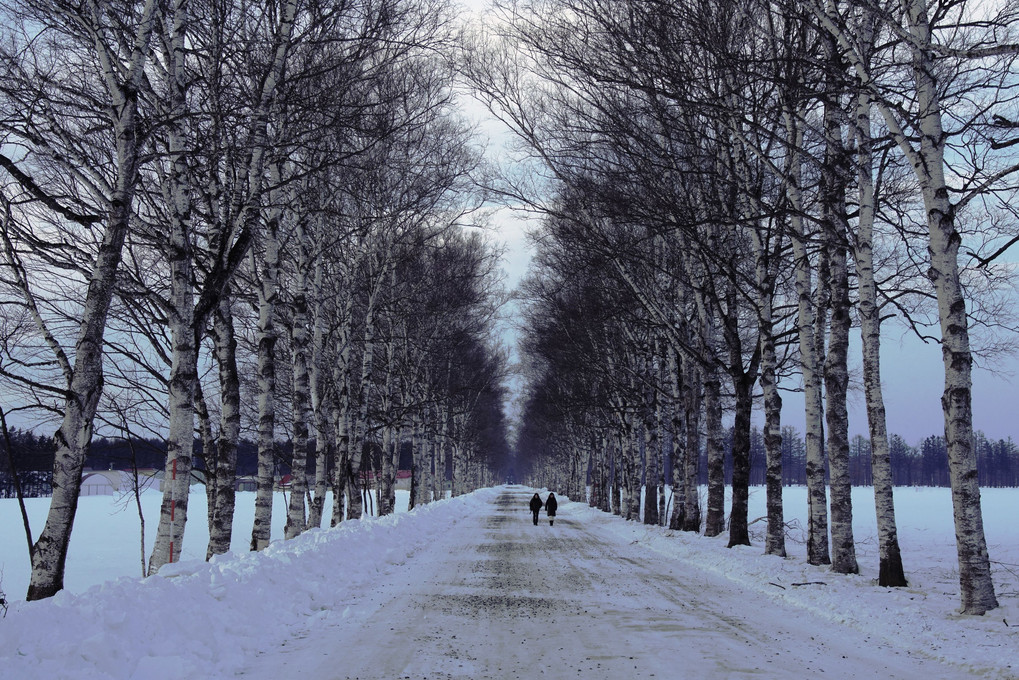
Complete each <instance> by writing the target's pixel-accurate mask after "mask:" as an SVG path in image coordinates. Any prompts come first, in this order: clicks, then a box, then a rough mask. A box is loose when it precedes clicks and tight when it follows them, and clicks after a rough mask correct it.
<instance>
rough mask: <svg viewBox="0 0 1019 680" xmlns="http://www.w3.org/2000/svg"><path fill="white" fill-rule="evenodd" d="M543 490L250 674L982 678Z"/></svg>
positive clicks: (479, 523) (475, 517)
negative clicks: (645, 540) (687, 556)
mask: <svg viewBox="0 0 1019 680" xmlns="http://www.w3.org/2000/svg"><path fill="white" fill-rule="evenodd" d="M530 495H531V492H530V491H529V490H527V489H523V488H520V487H505V488H503V489H502V490H501V492H500V493H499V494H498V495H493V496H492V501H491V503H490V504H489V505H488V506H487V509H485V508H483V509H482V511H480V512H473V513H470V514H467V515H465V516H464V517H462V518H461V519H460V520H459V521H458V522H456V523H455V525H454V527H453V528H452V529H451V530H450V531H446V532H444V533H439V534H437V535H436V536H435V538H434V539H433V540H431V541H430V542H429V543H428V545H427V546H424V547H422V548H420V549H418V550H417V551H416V552H415V553H413V554H411V555H409V556H408V557H407V559H406V560H405V561H403V562H402V563H401V564H397V565H396V566H395V567H394V568H392V569H390V570H389V571H388V572H387V573H386V574H385V575H384V576H383V577H382V578H380V579H378V580H377V581H375V582H374V584H373V585H372V586H370V587H368V588H365V589H361V590H360V591H358V592H357V593H355V594H353V596H352V597H350V598H348V602H349V604H348V605H347V606H345V607H343V608H342V609H339V608H338V609H336V610H333V611H325V612H321V614H320V615H319V616H316V617H314V620H313V621H309V623H308V625H307V626H303V627H299V628H298V629H297V630H293V631H291V635H290V636H288V637H287V638H286V639H285V640H284V641H283V642H282V643H281V644H280V646H279V647H278V648H275V649H263V650H262V652H261V653H260V654H259V655H258V656H257V657H256V658H254V659H251V660H250V661H249V662H248V663H247V664H246V665H245V667H244V668H243V669H242V670H241V672H239V673H238V675H239V676H240V677H244V678H249V679H254V680H259V679H265V680H270V679H271V680H278V679H279V678H281V677H286V678H298V677H300V678H315V679H326V678H329V679H339V678H361V679H364V678H427V679H429V680H431V679H435V678H472V679H478V678H518V677H533V676H544V677H555V678H613V679H615V678H637V677H640V678H645V677H646V678H650V677H658V678H676V677H684V678H744V677H746V678H749V677H752V678H788V677H816V676H818V675H819V674H821V673H823V674H824V675H825V676H826V677H835V678H849V677H882V678H921V677H930V678H934V677H937V678H945V679H947V678H956V677H959V678H962V677H973V676H972V675H971V674H969V673H965V672H963V671H961V670H959V669H956V668H954V667H952V666H947V665H943V664H941V663H939V662H937V661H935V660H932V659H930V658H925V657H923V656H919V655H918V654H919V653H916V654H907V653H906V652H903V651H902V650H903V649H904V647H903V646H902V645H896V644H889V642H888V641H885V640H881V639H875V638H873V637H869V636H867V635H865V634H862V633H860V632H858V631H856V630H854V629H851V628H847V627H844V626H841V625H839V624H836V623H832V622H830V621H827V620H824V619H821V618H817V617H815V616H812V615H811V614H809V613H806V612H804V611H803V610H802V609H793V608H791V607H787V606H786V605H783V604H782V603H777V602H775V601H774V600H773V599H770V598H767V597H764V596H763V595H762V594H760V593H759V592H753V591H745V590H742V589H741V588H740V587H739V586H738V585H734V584H733V582H732V581H730V580H722V579H720V578H719V577H717V576H714V575H711V574H708V573H706V572H703V571H701V570H699V569H696V568H692V567H689V566H684V564H683V562H682V561H680V560H677V559H674V558H670V557H668V556H663V555H660V554H657V553H653V552H649V551H647V550H646V549H645V548H643V547H641V546H639V545H634V544H632V543H630V542H627V541H626V540H624V539H621V538H620V537H619V536H618V534H617V533H616V532H613V531H608V530H606V529H607V527H608V526H609V523H611V522H616V523H618V522H619V520H618V519H616V518H612V517H610V516H608V515H602V514H600V513H592V512H590V511H589V510H588V509H587V508H585V507H584V506H581V505H578V504H570V503H567V504H564V507H562V508H561V510H560V515H559V517H558V519H557V521H556V524H555V526H554V527H550V526H549V524H548V520H547V518H546V517H545V516H544V513H543V514H542V520H541V523H540V525H539V526H537V527H536V526H533V525H532V523H531V519H530V514H529V512H528V510H527V501H528V499H529V497H530ZM337 578H338V579H340V580H342V579H343V575H342V574H337ZM803 587H811V586H803Z"/></svg>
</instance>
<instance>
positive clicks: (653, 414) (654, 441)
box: [644, 351, 661, 524]
mask: <svg viewBox="0 0 1019 680" xmlns="http://www.w3.org/2000/svg"><path fill="white" fill-rule="evenodd" d="M657 354H658V352H657V351H655V353H654V355H653V356H652V358H651V359H650V361H649V363H650V364H651V366H654V364H655V362H656V361H657V359H656V358H655V357H656V356H657ZM649 372H652V373H656V374H657V373H658V371H657V370H653V371H649ZM656 382H657V381H656ZM649 391H650V395H651V396H650V400H649V401H650V403H648V404H647V405H646V408H645V414H644V458H645V460H646V461H647V462H646V465H645V472H644V524H658V523H659V521H660V516H659V514H658V470H659V468H660V467H661V443H660V438H659V432H658V394H657V392H656V388H652V389H650V390H649Z"/></svg>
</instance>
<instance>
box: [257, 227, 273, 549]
mask: <svg viewBox="0 0 1019 680" xmlns="http://www.w3.org/2000/svg"><path fill="white" fill-rule="evenodd" d="M278 232H279V213H278V211H276V212H274V214H273V215H271V217H270V219H269V222H268V226H267V228H266V230H265V232H264V234H263V239H262V240H263V247H264V253H263V255H262V258H263V264H262V267H261V268H258V267H254V266H253V267H252V269H253V270H254V271H256V272H259V273H260V276H259V279H260V285H259V286H258V289H257V290H258V298H259V300H258V328H257V330H256V334H255V338H256V343H257V366H256V369H255V372H256V384H257V390H258V397H257V405H258V425H257V430H258V481H257V487H256V489H255V517H254V522H253V525H252V529H251V549H252V550H263V549H264V548H266V547H267V546H268V545H269V536H270V529H271V527H272V494H273V485H274V482H275V479H274V477H275V468H276V439H275V437H276V341H277V339H278V335H277V330H276V303H277V299H278V296H279V265H280V246H279V235H278Z"/></svg>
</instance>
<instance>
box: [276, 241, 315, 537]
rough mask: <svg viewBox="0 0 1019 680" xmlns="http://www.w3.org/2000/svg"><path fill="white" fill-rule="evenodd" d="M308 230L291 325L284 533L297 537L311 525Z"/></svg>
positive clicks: (299, 265)
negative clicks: (289, 446) (307, 501)
mask: <svg viewBox="0 0 1019 680" xmlns="http://www.w3.org/2000/svg"><path fill="white" fill-rule="evenodd" d="M307 239H308V234H307V233H306V229H305V226H304V224H303V223H302V224H300V225H298V241H299V248H300V251H301V255H300V257H299V260H298V264H297V270H298V273H297V284H296V288H297V290H296V292H295V294H294V302H293V313H294V317H293V325H292V327H291V329H290V345H291V361H292V369H293V396H292V398H291V411H292V413H293V437H294V441H293V444H294V454H293V462H292V464H291V466H290V474H291V478H290V479H291V486H290V505H289V508H288V511H287V523H286V525H285V527H284V529H283V533H284V537H285V538H287V539H291V538H294V537H296V536H299V535H300V534H302V533H304V531H305V529H307V527H308V518H307V514H306V508H305V503H304V500H305V495H306V494H307V491H308V414H309V413H310V412H311V382H310V376H309V375H308V358H309V357H308V353H309V352H308V349H309V345H310V343H311V334H310V333H309V332H308V324H309V321H310V319H309V315H308V283H309V282H308V273H309V271H308V270H309V268H310V262H309V255H308V246H307Z"/></svg>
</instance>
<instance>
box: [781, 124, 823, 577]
mask: <svg viewBox="0 0 1019 680" xmlns="http://www.w3.org/2000/svg"><path fill="white" fill-rule="evenodd" d="M794 121H795V114H794V113H793V112H791V111H790V112H787V114H786V127H787V130H788V135H789V144H790V147H791V149H790V161H789V167H788V168H787V172H786V177H787V181H786V194H787V196H788V197H789V203H790V206H791V208H792V212H791V214H790V217H789V224H790V227H791V230H792V234H793V238H792V246H793V263H794V267H795V269H796V279H795V281H796V282H795V286H796V297H797V320H796V327H797V331H798V333H799V347H800V370H801V373H802V377H803V399H804V409H805V419H806V422H805V432H804V444H805V447H806V468H807V471H806V474H807V514H808V517H807V562H808V563H809V564H831V557H830V556H829V554H828V494H827V490H826V488H825V479H824V447H823V442H824V426H823V424H822V417H823V411H824V409H823V407H822V403H821V380H820V376H819V373H820V372H819V371H818V365H819V363H818V359H817V342H816V340H815V337H814V326H815V318H814V316H815V315H814V299H813V298H814V296H813V293H814V291H813V282H812V278H813V277H812V267H811V263H810V255H809V253H808V251H807V244H806V241H807V239H806V226H805V224H804V221H803V218H802V214H803V200H802V196H801V185H802V168H801V167H800V160H799V153H798V151H797V149H800V148H802V146H803V133H802V131H801V130H800V129H799V127H798V126H797V125H796V124H795V122H794Z"/></svg>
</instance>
